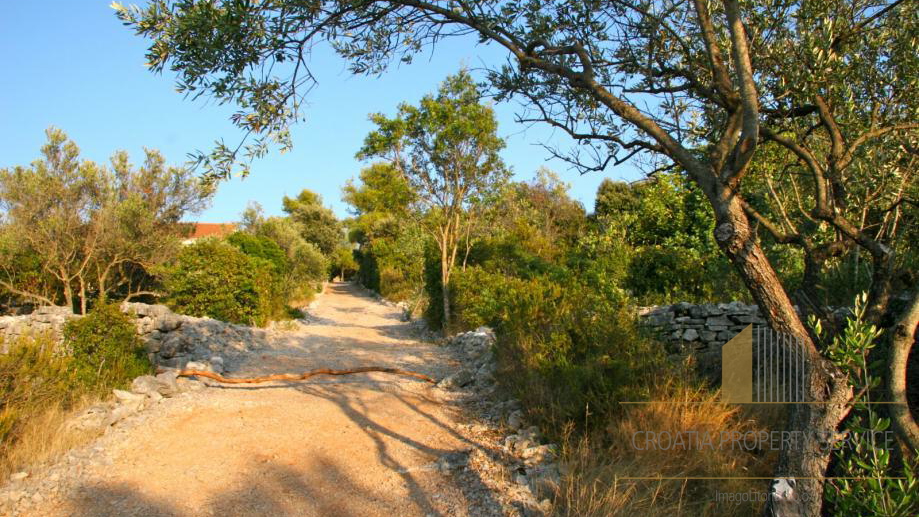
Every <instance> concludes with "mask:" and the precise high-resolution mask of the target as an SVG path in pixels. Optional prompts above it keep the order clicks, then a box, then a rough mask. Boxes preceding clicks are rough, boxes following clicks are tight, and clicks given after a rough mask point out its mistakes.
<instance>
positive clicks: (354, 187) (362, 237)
mask: <svg viewBox="0 0 919 517" xmlns="http://www.w3.org/2000/svg"><path fill="white" fill-rule="evenodd" d="M359 180H360V183H355V182H353V181H350V180H349V181H348V182H347V184H346V185H345V187H344V188H343V189H342V190H343V193H342V200H343V201H345V202H346V203H348V204H349V205H351V207H352V208H351V213H352V214H353V215H354V217H353V218H352V219H351V220H350V221H349V222H348V226H349V228H350V235H349V237H350V239H351V241H352V242H355V243H357V244H358V245H359V248H358V250H357V253H356V255H357V260H358V262H359V268H358V279H359V280H360V282H361V283H362V284H363V285H365V286H366V287H368V288H371V289H374V290H376V291H377V292H379V293H380V294H381V295H383V296H385V297H387V298H388V299H391V300H396V301H411V302H412V304H413V306H417V305H418V304H420V303H421V302H422V301H423V290H424V249H425V244H426V243H427V242H428V237H427V234H425V232H424V231H423V230H422V229H421V227H420V225H419V224H418V222H417V221H418V219H419V218H418V217H417V215H415V214H412V213H411V210H412V209H413V208H412V203H413V200H414V198H415V195H414V193H413V191H412V189H411V186H410V185H409V183H408V181H406V179H405V178H404V177H403V176H402V174H401V173H400V172H399V170H398V169H396V167H395V166H393V164H391V163H389V162H377V163H374V164H371V165H370V166H369V167H365V168H363V169H361V172H360V177H359Z"/></svg>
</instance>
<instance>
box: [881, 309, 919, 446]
mask: <svg viewBox="0 0 919 517" xmlns="http://www.w3.org/2000/svg"><path fill="white" fill-rule="evenodd" d="M916 325H919V291H917V292H916V293H915V294H914V295H913V300H912V302H910V304H909V306H907V307H906V309H905V310H904V311H903V315H902V316H901V317H900V320H899V321H897V323H896V325H894V328H893V335H892V336H891V340H890V359H889V360H888V363H887V375H888V377H889V379H888V382H889V389H890V398H891V402H894V404H892V405H891V406H890V416H891V420H892V421H893V428H894V430H895V431H896V432H897V434H898V435H900V439H901V440H902V441H903V443H904V445H905V446H906V447H908V448H910V449H915V450H919V425H917V424H916V421H915V420H913V416H912V414H911V413H910V411H909V405H908V404H907V402H908V400H907V398H906V373H907V371H906V370H907V365H908V364H909V353H910V350H912V349H913V345H914V344H915V342H916Z"/></svg>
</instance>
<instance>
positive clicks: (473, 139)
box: [358, 70, 508, 326]
mask: <svg viewBox="0 0 919 517" xmlns="http://www.w3.org/2000/svg"><path fill="white" fill-rule="evenodd" d="M480 98H481V95H480V93H479V91H478V88H477V87H476V85H475V83H474V82H473V80H472V77H471V76H470V75H469V73H468V72H466V71H465V70H463V71H460V72H459V73H458V74H456V75H453V76H450V77H447V79H446V80H445V81H444V82H443V83H442V84H441V86H440V88H439V89H438V91H437V95H427V96H425V97H424V98H422V99H421V102H420V103H419V104H418V106H411V105H409V104H402V105H400V106H399V109H398V113H397V114H396V116H395V117H393V118H388V117H386V116H385V115H383V114H380V113H377V114H374V115H371V121H372V122H373V123H374V124H375V125H376V126H377V129H376V130H374V131H373V132H371V133H370V134H369V135H367V137H366V138H365V140H364V146H363V147H362V148H361V150H360V152H359V153H358V157H359V158H373V157H381V158H386V159H388V160H390V162H391V163H392V164H393V166H394V167H395V168H396V170H398V171H399V173H400V174H401V175H402V176H403V177H404V178H405V181H406V182H407V183H408V185H409V187H410V188H411V190H412V193H413V196H412V198H411V202H412V204H413V205H414V206H413V209H412V210H411V212H410V213H413V214H417V215H418V216H420V217H419V218H418V222H419V224H420V225H421V227H422V228H424V230H425V231H426V232H427V233H428V234H430V235H431V237H432V238H433V239H434V241H435V242H436V243H437V247H438V249H439V253H440V271H441V273H440V277H441V279H440V281H441V285H442V286H443V296H442V299H441V301H442V306H443V315H444V324H445V325H446V326H449V324H450V299H449V285H450V276H451V274H452V273H453V269H454V266H455V265H456V259H457V255H458V253H459V250H460V247H461V245H462V244H463V243H464V242H468V240H469V238H470V235H471V232H472V231H473V229H474V228H475V226H476V222H477V221H479V207H481V206H483V205H484V202H485V200H486V198H488V197H490V196H493V195H494V194H495V193H496V192H497V189H498V187H499V186H500V185H501V184H502V182H504V181H505V180H506V178H507V176H508V171H507V169H506V167H505V166H504V162H503V161H502V160H501V157H500V156H499V154H498V153H499V151H500V150H501V149H502V148H503V147H504V141H503V140H502V139H500V138H499V137H498V136H497V129H498V123H497V121H496V120H495V115H494V111H493V110H492V109H491V108H490V107H488V106H485V105H483V104H481V103H480Z"/></svg>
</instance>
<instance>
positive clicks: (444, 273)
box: [440, 247, 450, 331]
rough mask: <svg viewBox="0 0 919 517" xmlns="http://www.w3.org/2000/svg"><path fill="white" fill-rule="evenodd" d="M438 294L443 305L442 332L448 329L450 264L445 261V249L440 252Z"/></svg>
mask: <svg viewBox="0 0 919 517" xmlns="http://www.w3.org/2000/svg"><path fill="white" fill-rule="evenodd" d="M440 286H441V289H440V293H441V299H442V301H443V304H444V331H447V330H448V329H449V328H450V263H449V261H448V259H447V249H446V247H444V248H443V249H441V252H440Z"/></svg>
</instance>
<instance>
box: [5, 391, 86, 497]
mask: <svg viewBox="0 0 919 517" xmlns="http://www.w3.org/2000/svg"><path fill="white" fill-rule="evenodd" d="M92 402H93V401H92V400H90V399H86V400H84V401H82V402H81V403H79V404H76V405H75V407H74V408H73V409H71V410H65V409H64V408H63V406H62V404H60V403H52V404H51V405H50V406H49V407H47V408H45V409H43V410H40V411H37V412H36V413H34V414H31V415H28V416H25V417H23V418H22V420H21V423H20V424H19V425H20V427H19V429H18V430H17V433H16V436H15V441H14V442H13V443H6V444H3V447H2V448H0V481H5V480H6V479H7V478H8V477H9V475H10V474H12V473H14V472H19V471H23V470H24V471H29V470H31V469H32V468H34V467H36V466H37V465H40V464H44V463H48V462H51V461H54V460H56V459H57V458H59V457H60V456H61V455H63V454H65V453H66V452H67V451H69V450H70V449H73V448H74V447H77V446H79V445H82V444H84V443H86V442H88V441H89V440H91V439H92V438H94V437H95V436H97V435H98V434H99V433H98V431H84V430H79V429H75V428H73V427H72V426H68V425H67V424H68V422H69V420H70V419H71V418H72V417H73V416H74V415H75V414H77V413H78V412H79V411H81V410H82V409H85V408H86V407H88V406H89V405H90V404H91V403H92Z"/></svg>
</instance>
